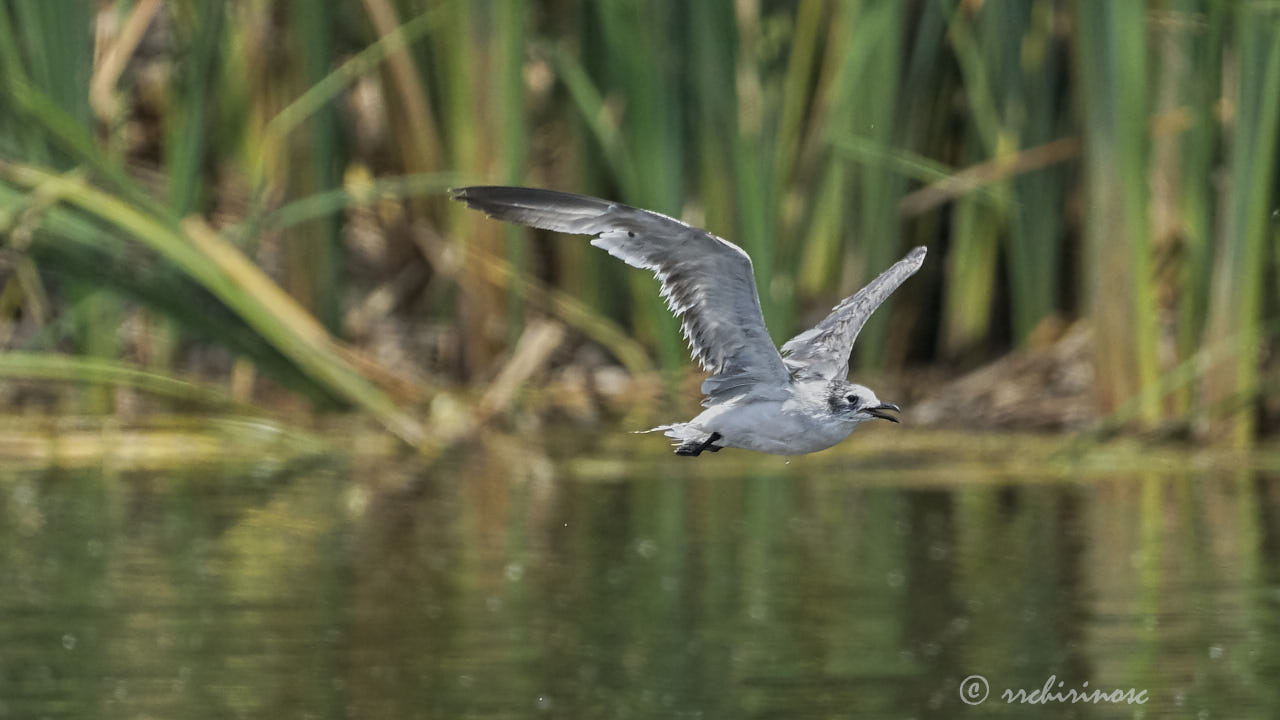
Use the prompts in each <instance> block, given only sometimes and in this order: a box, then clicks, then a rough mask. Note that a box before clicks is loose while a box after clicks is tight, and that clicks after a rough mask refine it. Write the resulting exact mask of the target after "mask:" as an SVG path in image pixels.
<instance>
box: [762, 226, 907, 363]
mask: <svg viewBox="0 0 1280 720" xmlns="http://www.w3.org/2000/svg"><path fill="white" fill-rule="evenodd" d="M924 255H925V249H924V248H923V247H918V248H915V249H914V250H912V251H911V252H909V253H907V256H906V257H904V258H902V259H901V260H899V261H898V262H896V263H894V264H893V265H892V266H890V267H889V269H888V270H885V271H884V272H882V273H880V275H879V276H877V277H876V279H875V280H872V281H871V282H870V283H869V284H868V285H867V286H866V287H864V288H862V289H861V290H859V291H858V292H856V293H854V294H853V295H850V296H849V297H847V298H845V299H844V300H842V301H841V302H840V304H839V305H836V306H835V307H834V308H832V310H831V313H830V314H829V315H827V316H826V317H825V318H823V319H822V322H820V323H818V324H817V325H815V326H814V327H813V328H811V329H809V330H805V331H804V332H802V333H800V334H799V335H797V336H795V337H793V338H791V339H790V340H788V341H787V342H786V343H785V344H784V345H783V346H782V354H783V355H784V356H785V357H786V366H787V368H788V369H789V370H790V371H791V372H792V374H794V375H795V376H796V378H797V379H800V378H824V379H827V380H844V379H845V378H846V377H848V375H849V353H850V351H852V350H853V341H854V340H856V339H857V337H858V333H859V332H860V331H861V330H862V326H863V325H865V324H866V323H867V318H869V317H871V313H873V312H875V311H876V308H878V307H880V303H883V302H884V301H885V300H888V299H889V296H890V295H892V294H893V291H894V290H897V289H898V286H899V285H901V284H902V283H903V282H904V281H906V279H907V278H909V277H911V276H912V275H914V274H915V273H916V271H917V270H919V269H920V265H922V264H923V263H924Z"/></svg>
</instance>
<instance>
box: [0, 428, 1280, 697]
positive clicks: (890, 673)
mask: <svg viewBox="0 0 1280 720" xmlns="http://www.w3.org/2000/svg"><path fill="white" fill-rule="evenodd" d="M1011 451H1016V449H1011ZM561 455H562V453H560V452H559V451H557V452H553V453H551V454H550V455H547V454H544V453H542V452H540V451H523V450H521V448H519V447H518V446H517V445H514V444H512V443H508V444H507V445H504V446H502V447H497V448H495V447H492V446H479V445H478V446H475V447H471V448H464V449H462V450H460V451H458V452H456V453H454V454H453V455H451V456H450V457H448V458H445V459H444V460H442V461H441V462H439V463H437V464H435V465H434V466H432V467H430V468H426V469H422V468H417V469H415V468H406V467H405V466H403V465H400V466H391V465H387V466H386V467H379V466H377V465H376V464H375V465H370V464H368V463H362V462H355V461H351V460H344V459H343V458H342V457H340V456H339V457H333V458H322V459H315V460H303V461H296V462H291V463H282V462H279V461H263V462H256V461H252V460H242V461H241V462H239V463H237V465H236V466H232V467H223V468H197V469H189V470H182V471H170V472H151V473H115V472H110V471H104V470H98V469H95V470H79V471H49V472H44V473H31V472H26V473H22V474H12V473H11V474H7V475H5V474H0V578H3V580H2V582H0V717H3V718H10V717H11V718H42V717H47V718H72V717H74V718H81V717H83V718H98V717H101V718H117V717H118V718H126V717H128V718H135V717H157V718H160V717H174V718H176V717H181V718H193V719H198V718H227V717H233V718H235V717H244V718H277V717H317V718H346V717H351V718H537V717H547V718H833V717H859V718H864V717H886V718H901V717H937V718H957V717H958V718H964V717H992V716H998V717H1080V718H1094V717H1097V718H1109V717H1166V716H1177V717H1196V718H1213V717H1275V716H1277V715H1280V685H1278V684H1277V683H1276V682H1275V678H1276V677H1277V676H1280V562H1277V560H1278V559H1280V558H1277V555H1278V549H1277V540H1278V533H1280V511H1278V510H1277V503H1278V501H1280V476H1277V475H1274V474H1271V475H1269V474H1267V473H1263V472H1254V471H1250V470H1242V469H1231V468H1223V467H1214V466H1208V467H1198V468H1197V467H1186V468H1184V469H1182V470H1170V469H1169V466H1168V465H1167V464H1164V465H1160V468H1161V469H1160V470H1158V471H1150V472H1141V471H1139V472H1132V471H1131V472H1124V473H1118V474H1114V475H1108V474H1099V473H1097V472H1090V473H1089V474H1088V475H1087V476H1081V477H1072V476H1071V475H1070V474H1069V473H1068V474H1065V475H1064V474H1063V473H1061V472H1058V473H1055V474H1054V475H1053V476H1052V477H1042V476H1037V475H1036V474H1034V473H1025V474H1021V475H1011V474H1010V473H1009V472H1008V471H1007V470H1002V471H1000V472H996V471H994V470H993V471H992V472H991V474H990V475H989V476H988V475H984V474H983V472H982V470H981V468H979V469H977V470H974V469H973V468H972V467H970V468H969V471H968V474H967V475H966V476H965V478H964V479H962V480H960V481H957V480H955V479H954V478H952V477H950V474H949V470H948V467H949V466H948V465H947V463H946V461H945V458H932V457H931V458H928V459H927V460H922V461H919V462H914V463H909V462H905V461H904V462H901V463H900V464H903V465H904V466H906V465H909V467H904V468H903V469H902V470H901V471H898V470H895V468H894V465H895V464H899V463H898V461H896V460H895V461H893V462H880V463H879V464H877V465H876V472H875V473H874V474H870V473H868V472H863V470H865V465H866V464H867V462H869V461H858V462H855V461H853V460H842V459H837V460H834V461H829V462H826V463H805V462H797V463H794V464H791V465H787V464H785V463H783V462H782V461H780V460H779V461H775V460H774V459H772V458H768V459H759V460H751V461H750V462H747V461H745V460H744V459H743V458H744V457H746V458H750V457H751V456H741V454H740V457H739V458H738V459H737V460H735V461H728V462H719V464H717V462H716V461H717V458H719V457H720V456H725V457H727V456H728V455H729V453H721V454H720V456H713V457H710V458H706V459H707V460H710V461H712V462H708V463H703V462H702V460H703V459H702V458H700V459H698V460H697V461H690V460H689V459H685V458H676V457H674V456H667V455H665V454H662V455H661V456H655V457H652V458H647V459H636V460H634V461H631V460H627V461H612V460H607V459H597V460H590V459H588V460H583V459H582V458H565V459H560V457H561ZM899 460H901V458H899ZM734 463H736V464H734ZM859 463H862V466H860V465H859ZM606 470H607V471H606ZM972 675H981V676H983V677H984V678H985V680H986V683H987V685H988V687H989V696H988V697H987V698H986V700H985V702H982V703H981V704H978V705H968V704H966V703H965V702H963V701H962V697H961V683H962V681H963V680H964V679H965V678H967V677H969V676H972ZM1051 677H1052V678H1054V679H1055V682H1056V681H1061V682H1062V683H1063V685H1062V686H1060V687H1059V686H1055V689H1056V691H1057V692H1063V691H1065V690H1066V689H1070V688H1075V689H1078V690H1080V689H1097V688H1102V689H1105V690H1108V691H1110V690H1112V689H1123V690H1130V689H1132V690H1135V691H1143V692H1145V697H1146V698H1147V702H1146V703H1145V704H1130V703H1125V702H1120V703H1101V704H1092V703H1081V702H1077V703H1075V704H1072V703H1064V702H1050V703H1047V704H1037V705H1035V706H1034V707H1032V706H1028V705H1021V704H1017V703H1010V702H1009V701H1007V700H1006V699H1002V698H1001V694H1002V692H1003V691H1004V690H1005V689H1009V690H1017V689H1023V690H1025V691H1028V692H1029V691H1033V690H1037V689H1040V688H1042V687H1043V686H1044V685H1045V683H1046V681H1048V680H1049V679H1050V678H1051ZM971 682H974V681H971ZM1086 683H1087V685H1086ZM970 699H974V696H971V698H970Z"/></svg>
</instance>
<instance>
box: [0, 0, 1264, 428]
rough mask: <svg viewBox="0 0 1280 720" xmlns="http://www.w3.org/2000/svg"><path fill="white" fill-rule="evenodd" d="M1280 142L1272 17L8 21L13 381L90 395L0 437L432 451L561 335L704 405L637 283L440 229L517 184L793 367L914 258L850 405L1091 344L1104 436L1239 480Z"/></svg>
mask: <svg viewBox="0 0 1280 720" xmlns="http://www.w3.org/2000/svg"><path fill="white" fill-rule="evenodd" d="M1278 133H1280V4H1277V3H1275V2H1273V1H1270V0H1241V1H1240V2H1225V1H1217V0H1164V1H1162V2H1155V1H1152V2H1147V3H1138V2H1132V3H1131V2H1109V1H1108V0H1076V1H1074V2H1068V1H1066V0H981V1H973V0H954V1H953V0H916V1H914V2H897V1H896V0H876V1H872V0H866V1H864V2H854V1H852V0H850V1H848V2H839V1H835V0H800V1H799V2H794V3H792V2H786V3H774V2H763V1H754V2H753V1H747V2H742V1H740V0H739V1H735V0H709V1H707V2H679V1H678V0H663V1H652V0H643V1H642V0H610V1H608V2H604V1H600V2H588V1H586V0H582V1H578V2H574V1H571V0H546V1H544V2H531V1H529V0H487V1H484V2H469V1H463V0H451V1H445V2H427V1H426V0H363V1H362V2H355V1H354V0H353V1H350V2H342V3H312V2H305V1H304V0H242V1H240V2H233V3H202V2H181V1H179V2H170V3H162V2H159V1H158V0H132V1H130V0H119V1H117V2H105V3H89V2H76V3H50V2H45V1H44V0H5V1H3V2H0V241H2V242H3V245H2V249H0V347H3V348H4V350H5V351H6V352H4V353H3V354H0V377H3V378H5V379H6V382H9V381H11V380H12V379H14V378H23V379H26V380H28V381H29V380H38V381H41V382H45V381H61V380H68V379H75V380H79V381H81V383H82V384H77V385H74V386H70V388H69V389H64V390H61V391H59V392H56V393H54V394H53V396H52V399H51V400H50V399H48V398H45V397H44V396H38V395H37V396H36V398H35V400H33V398H32V396H31V395H30V393H27V394H23V393H22V392H19V390H18V389H15V388H19V387H20V388H24V389H25V388H26V387H28V386H26V385H22V386H14V385H12V383H10V384H9V385H8V386H7V388H6V389H5V395H4V396H3V397H2V398H0V400H2V401H3V402H5V404H7V405H9V406H11V407H25V406H27V405H30V404H32V403H34V402H36V401H37V400H42V398H43V400H42V401H44V402H49V403H52V405H53V408H54V409H55V410H58V411H62V412H92V413H110V412H113V411H118V410H119V409H120V408H119V403H120V401H121V400H120V396H119V394H118V393H115V392H112V391H111V390H110V389H111V388H114V387H120V386H125V387H132V388H136V389H139V390H143V391H145V392H147V393H148V394H149V395H153V396H157V397H162V398H166V400H165V401H164V402H176V403H182V404H188V405H190V404H194V405H197V406H201V407H210V408H218V409H225V408H227V407H237V408H240V409H243V408H242V407H241V406H243V405H244V404H251V403H257V404H258V405H269V406H272V407H280V406H281V405H288V404H290V403H291V402H292V400H291V399H294V398H298V399H303V400H305V406H306V407H310V408H317V409H326V408H335V407H351V408H356V409H359V410H361V411H362V412H365V413H367V414H369V415H370V416H371V417H374V418H376V419H377V420H378V421H379V422H380V423H382V425H383V426H385V427H386V428H387V429H388V430H389V431H391V432H392V433H394V434H396V435H397V436H399V437H401V438H403V439H404V440H406V441H407V442H409V443H411V444H415V445H419V446H421V445H423V444H424V443H428V442H430V441H429V440H428V438H429V437H431V436H432V435H433V433H434V430H433V429H431V428H430V427H429V423H428V422H427V421H426V420H424V418H426V417H428V416H429V413H428V412H427V411H426V410H425V408H426V407H427V406H428V405H429V404H430V403H431V402H432V399H433V398H438V396H439V395H440V393H442V392H449V391H451V390H452V389H456V388H459V387H465V386H476V387H490V388H491V389H492V387H494V386H496V387H497V388H498V390H494V391H492V392H490V393H488V394H486V395H485V396H484V398H482V400H481V401H480V402H479V403H478V406H479V410H478V411H477V412H476V413H475V414H476V415H479V416H481V417H483V416H485V415H487V414H492V413H493V412H496V411H498V410H500V409H501V408H502V407H505V406H506V404H507V403H508V402H510V400H511V393H512V392H513V391H512V389H511V388H512V387H513V386H514V385H513V384H518V381H520V380H527V379H528V377H529V372H531V371H530V370H529V367H531V366H532V365H534V364H537V363H541V362H548V361H550V362H567V363H571V362H576V361H579V360H580V358H578V359H575V358H572V357H567V355H568V353H567V351H565V350H564V349H563V348H562V347H561V346H560V344H559V338H560V337H561V335H560V334H558V332H557V331H554V330H548V329H547V326H546V325H545V324H543V323H541V322H540V320H539V318H542V317H546V316H551V317H553V318H555V319H557V320H558V321H559V322H560V323H563V324H564V325H567V326H569V327H570V328H572V329H573V330H574V331H575V333H574V334H573V335H572V336H571V337H576V338H585V340H586V341H587V342H588V343H590V344H591V345H595V346H599V347H601V348H603V349H604V350H605V352H606V353H607V354H608V355H609V356H610V358H611V361H612V362H616V363H617V364H619V365H621V366H623V367H624V368H626V369H627V370H628V371H629V372H630V373H632V374H633V375H634V374H638V373H646V372H648V371H649V370H651V369H653V368H658V369H662V370H666V371H676V370H679V369H682V368H685V367H687V359H686V354H685V350H684V348H683V347H682V345H681V341H680V338H679V333H678V331H677V330H676V327H675V323H674V321H673V320H672V319H671V318H670V317H669V316H668V314H667V313H666V312H665V310H664V309H663V308H662V306H661V302H660V300H659V299H658V296H657V293H656V291H655V288H654V283H653V282H652V281H651V280H650V279H649V278H645V277H641V276H640V274H639V273H635V272H633V271H631V270H630V269H628V268H625V267H622V266H621V265H620V264H618V263H615V262H613V261H611V260H610V259H609V258H608V257H605V256H603V254H602V253H599V252H596V251H594V250H593V249H592V248H590V247H589V246H587V245H586V244H585V243H583V242H581V241H580V239H576V238H561V237H553V236H547V235H544V234H535V233H531V232H529V231H526V230H524V229H520V228H515V227H506V226H501V225H499V224H497V223H493V222H491V221H488V220H485V219H484V218H482V217H480V216H478V215H476V214H474V213H469V212H467V211H466V210H465V209H463V208H461V207H458V206H456V204H452V203H449V202H448V201H447V199H446V198H445V195H444V192H443V191H444V189H445V188H447V187H448V186H450V185H453V184H462V183H505V184H525V185H536V186H544V187H555V188H559V189H565V190H572V191H577V192H585V193H589V194H595V195H600V196H606V197H613V198H618V199H620V200H623V201H625V202H629V203H631V204H634V205H639V206H643V207H647V208H652V209H655V210H659V211H662V212H666V213H669V214H676V215H681V216H683V217H684V218H686V219H688V220H690V221H691V222H695V223H698V224H701V225H702V226H704V227H707V228H709V229H711V230H712V231H713V232H716V233H717V234H720V235H722V236H725V237H727V238H730V239H732V240H734V241H735V242H737V243H738V244H740V245H742V246H743V247H744V248H745V249H746V250H747V251H748V252H750V253H751V255H752V257H753V258H754V259H755V267H756V273H757V278H758V281H759V285H760V288H761V296H762V297H761V300H762V304H763V306H764V309H765V315H766V319H767V320H768V322H769V326H770V328H771V329H772V331H773V332H774V334H775V339H778V340H782V339H785V338H786V337H789V336H790V335H791V334H792V333H793V332H794V331H795V330H797V329H799V328H800V327H803V326H805V325H807V324H808V323H809V322H811V321H812V320H813V319H815V318H817V317H820V316H821V315H822V314H823V313H824V312H825V311H826V309H827V308H829V307H830V305H832V304H833V303H834V302H836V301H837V300H839V299H840V298H841V297H843V296H844V295H846V294H848V293H849V292H850V291H852V290H853V289H856V288H857V287H858V286H860V284H861V283H862V282H864V281H865V280H867V279H869V278H870V277H871V276H873V275H874V274H875V273H877V272H878V271H879V270H880V269H882V268H883V267H885V266H887V265H888V264H890V263H891V262H892V261H893V260H894V259H896V258H897V257H898V256H900V255H901V254H902V253H903V252H904V251H905V249H907V248H909V247H911V246H914V245H920V244H923V245H928V246H929V247H930V248H931V255H930V261H929V263H928V264H927V266H926V268H925V269H924V271H922V273H921V274H920V275H919V276H918V277H917V279H915V280H913V282H911V283H909V284H908V285H907V286H906V287H904V288H903V290H902V291H900V292H899V293H898V295H897V296H895V298H894V300H893V301H892V302H891V303H890V304H889V305H887V306H886V307H885V308H884V309H882V310H881V312H880V313H879V314H878V316H877V317H876V318H875V319H874V321H873V322H872V323H871V324H870V325H868V327H867V329H866V330H865V331H864V333H863V335H862V338H861V340H860V342H859V347H858V348H857V349H856V350H855V353H856V357H855V362H856V363H857V364H858V365H860V366H861V367H864V368H876V369H881V370H889V371H893V370H897V369H901V368H904V367H907V366H915V365H922V364H938V365H943V366H947V367H951V368H963V367H970V366H973V365H975V364H977V363H981V362H983V361H986V360H989V359H992V358H994V357H996V356H998V355H1000V354H1002V353H1004V352H1006V351H1008V350H1010V349H1013V348H1022V347H1026V346H1028V345H1035V344H1037V343H1043V342H1050V341H1051V339H1052V337H1053V336H1054V335H1055V328H1060V327H1063V326H1065V325H1067V324H1069V323H1073V322H1076V321H1081V322H1083V323H1086V324H1087V325H1089V326H1090V327H1091V328H1092V331H1093V342H1092V355H1093V366H1094V378H1093V387H1094V393H1095V401H1096V404H1097V407H1098V409H1099V412H1100V413H1101V414H1106V415H1109V416H1110V417H1111V418H1112V419H1113V422H1119V423H1120V424H1127V425H1129V426H1135V427H1145V428H1151V427H1158V426H1162V425H1167V424H1169V423H1177V424H1180V425H1184V426H1186V427H1189V428H1192V429H1194V430H1195V431H1197V432H1198V433H1200V434H1202V435H1204V436H1206V437H1208V438H1212V439H1215V440H1218V441H1221V442H1225V443H1229V444H1232V445H1236V446H1243V445H1248V444H1249V443H1251V442H1252V441H1253V440H1254V438H1256V437H1257V435H1258V434H1259V433H1260V432H1262V431H1265V430H1266V425H1265V423H1266V422H1267V421H1268V420H1271V421H1274V419H1275V415H1276V412H1277V409H1276V408H1275V407H1268V405H1267V402H1266V401H1267V399H1268V396H1269V394H1274V389H1275V386H1276V383H1277V380H1278V379H1280V367H1278V366H1277V361H1276V360H1275V357H1274V355H1275V353H1274V351H1275V349H1276V347H1277V342H1276V331H1277V329H1278V328H1280V294H1278V293H1277V292H1276V290H1275V288H1276V287H1277V286H1280V283H1278V282H1277V274H1278V270H1277V267H1278V266H1277V261H1278V260H1280V253H1278V252H1277V249H1278V248H1280V210H1278V209H1277V208H1280V199H1278V198H1280V191H1278V189H1277V181H1276V175H1277V172H1278V170H1280V163H1278V162H1277V157H1278V156H1280V148H1278V147H1277V136H1278ZM553 338H554V339H556V342H555V343H553V342H551V340H552V339H553ZM1046 338H1048V340H1046ZM521 348H523V350H521ZM513 352H514V355H515V356H516V357H519V358H523V360H524V362H523V365H522V366H517V365H520V364H519V363H517V364H516V365H513V363H512V355H513ZM522 352H523V353H524V354H523V355H522V354H521V353H522ZM554 353H560V354H561V355H566V357H560V356H556V355H554ZM579 355H581V353H579ZM522 367H523V369H522ZM495 378H497V379H498V380H500V381H501V382H498V383H494V382H493V381H494V380H495ZM59 387H64V386H59ZM437 410H438V408H437ZM237 411H239V410H237ZM1260 420H1261V421H1262V423H1263V424H1261V425H1260V423H1259V421H1260Z"/></svg>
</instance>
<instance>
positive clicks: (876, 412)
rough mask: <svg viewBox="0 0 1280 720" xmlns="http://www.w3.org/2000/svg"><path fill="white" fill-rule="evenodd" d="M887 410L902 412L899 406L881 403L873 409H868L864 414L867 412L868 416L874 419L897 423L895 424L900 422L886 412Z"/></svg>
mask: <svg viewBox="0 0 1280 720" xmlns="http://www.w3.org/2000/svg"><path fill="white" fill-rule="evenodd" d="M886 410H892V411H894V412H902V408H900V407H898V406H897V405H894V404H893V403H880V404H879V405H877V406H875V407H873V408H867V409H866V410H864V411H863V412H865V413H866V414H868V415H870V416H871V417H874V418H880V419H881V420H888V421H889V422H895V423H896V422H898V418H896V417H894V416H892V415H890V414H889V413H887V412H885V411H886Z"/></svg>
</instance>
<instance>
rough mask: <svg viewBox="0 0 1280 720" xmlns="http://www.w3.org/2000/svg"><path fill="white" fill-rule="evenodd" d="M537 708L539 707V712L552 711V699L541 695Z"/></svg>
mask: <svg viewBox="0 0 1280 720" xmlns="http://www.w3.org/2000/svg"><path fill="white" fill-rule="evenodd" d="M537 707H538V709H539V710H550V709H551V698H549V697H547V696H546V695H539V696H538V702H537Z"/></svg>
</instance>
